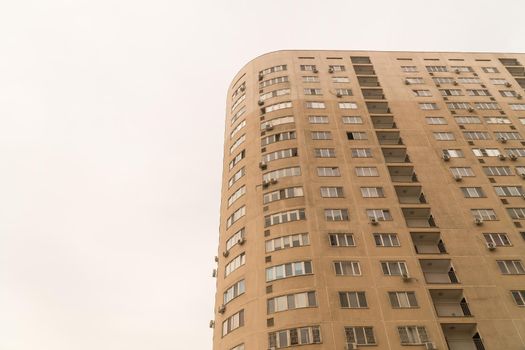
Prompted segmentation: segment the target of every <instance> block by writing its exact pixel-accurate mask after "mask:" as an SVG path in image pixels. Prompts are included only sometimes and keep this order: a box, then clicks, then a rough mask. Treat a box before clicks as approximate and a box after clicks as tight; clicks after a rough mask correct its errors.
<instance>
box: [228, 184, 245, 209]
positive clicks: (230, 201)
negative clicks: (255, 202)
mask: <svg viewBox="0 0 525 350" xmlns="http://www.w3.org/2000/svg"><path fill="white" fill-rule="evenodd" d="M245 193H246V186H244V185H243V186H241V187H239V189H238V190H237V191H235V192H233V194H232V195H231V196H230V197H229V198H228V207H230V206H231V205H232V204H233V203H235V201H236V200H237V199H239V198H240V197H242V196H243V195H244V194H245Z"/></svg>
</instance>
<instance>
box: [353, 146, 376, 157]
mask: <svg viewBox="0 0 525 350" xmlns="http://www.w3.org/2000/svg"><path fill="white" fill-rule="evenodd" d="M370 157H372V150H371V149H370V148H352V158H370Z"/></svg>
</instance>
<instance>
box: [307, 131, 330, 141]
mask: <svg viewBox="0 0 525 350" xmlns="http://www.w3.org/2000/svg"><path fill="white" fill-rule="evenodd" d="M311 135H312V140H331V139H332V133H331V132H330V131H312V134H311Z"/></svg>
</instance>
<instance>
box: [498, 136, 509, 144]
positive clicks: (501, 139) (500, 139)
mask: <svg viewBox="0 0 525 350" xmlns="http://www.w3.org/2000/svg"><path fill="white" fill-rule="evenodd" d="M498 141H499V142H501V143H507V138H506V137H503V136H501V137H498Z"/></svg>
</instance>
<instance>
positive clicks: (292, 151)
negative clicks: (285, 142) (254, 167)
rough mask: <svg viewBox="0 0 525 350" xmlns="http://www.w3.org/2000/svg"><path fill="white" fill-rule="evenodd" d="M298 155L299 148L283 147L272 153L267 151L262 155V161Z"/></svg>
mask: <svg viewBox="0 0 525 350" xmlns="http://www.w3.org/2000/svg"><path fill="white" fill-rule="evenodd" d="M290 157H297V148H288V149H281V150H279V151H275V152H272V153H267V154H264V155H263V156H262V159H261V161H262V162H266V163H268V162H271V161H274V160H278V159H283V158H290Z"/></svg>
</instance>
